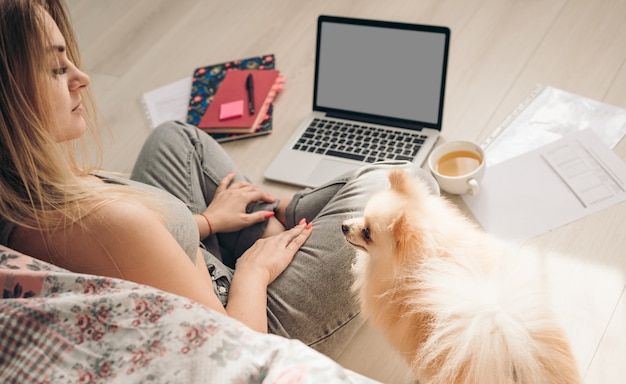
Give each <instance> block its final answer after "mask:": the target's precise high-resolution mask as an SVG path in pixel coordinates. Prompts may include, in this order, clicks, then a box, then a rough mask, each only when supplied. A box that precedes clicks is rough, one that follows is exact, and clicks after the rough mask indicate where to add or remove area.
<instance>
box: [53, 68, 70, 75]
mask: <svg viewBox="0 0 626 384" xmlns="http://www.w3.org/2000/svg"><path fill="white" fill-rule="evenodd" d="M66 72H67V67H60V68H55V69H53V70H52V73H53V74H55V75H65V73H66Z"/></svg>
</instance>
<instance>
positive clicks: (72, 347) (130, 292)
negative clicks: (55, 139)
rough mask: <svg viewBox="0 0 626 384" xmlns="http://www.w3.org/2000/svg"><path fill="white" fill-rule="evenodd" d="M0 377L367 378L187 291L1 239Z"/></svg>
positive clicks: (175, 379)
mask: <svg viewBox="0 0 626 384" xmlns="http://www.w3.org/2000/svg"><path fill="white" fill-rule="evenodd" d="M0 288H2V290H3V294H2V296H3V299H2V300H0V333H1V334H0V382H2V383H116V382H123V383H129V382H142V383H146V382H147V383H371V382H373V381H371V380H369V379H367V378H365V377H362V376H359V375H357V374H355V373H353V372H351V371H348V370H345V369H343V368H342V367H340V366H339V365H337V364H336V363H335V362H333V361H332V360H330V359H329V358H327V357H325V356H323V355H321V354H319V353H317V352H315V351H313V350H312V349H310V348H308V347H306V346H305V345H304V344H302V343H301V342H299V341H295V340H287V339H284V338H281V337H278V336H274V335H264V334H260V333H257V332H254V331H252V330H250V329H249V328H247V327H246V326H244V325H243V324H241V323H239V322H237V321H235V320H233V319H231V318H228V317H226V316H223V315H221V314H219V313H217V312H215V311H212V310H210V309H208V308H206V307H203V306H202V305H200V304H197V303H195V302H192V301H190V300H187V299H185V298H182V297H179V296H176V295H173V294H169V293H166V292H162V291H159V290H156V289H154V288H151V287H147V286H143V285H138V284H134V283H131V282H128V281H124V280H118V279H111V278H106V277H101V276H92V275H82V274H76V273H72V272H68V271H66V270H63V269H60V268H57V267H55V266H52V265H50V264H46V263H43V262H40V261H38V260H36V259H33V258H31V257H29V256H25V255H22V254H19V253H17V252H15V251H12V250H10V249H8V248H4V247H1V246H0Z"/></svg>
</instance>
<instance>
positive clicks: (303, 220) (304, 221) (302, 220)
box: [298, 218, 306, 225]
mask: <svg viewBox="0 0 626 384" xmlns="http://www.w3.org/2000/svg"><path fill="white" fill-rule="evenodd" d="M304 223H306V219H304V218H303V219H301V220H300V222H299V223H298V225H302V224H304Z"/></svg>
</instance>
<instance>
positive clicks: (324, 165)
mask: <svg viewBox="0 0 626 384" xmlns="http://www.w3.org/2000/svg"><path fill="white" fill-rule="evenodd" d="M358 167H359V165H358V164H354V163H349V162H347V161H341V160H330V159H322V161H320V162H319V164H318V165H317V167H316V168H315V170H314V171H313V172H312V173H311V176H309V178H308V180H307V183H308V184H310V185H312V186H319V185H322V184H324V183H326V182H328V181H330V180H332V179H334V178H335V177H338V176H341V175H343V174H344V173H346V172H348V171H352V170H355V169H357V168H358Z"/></svg>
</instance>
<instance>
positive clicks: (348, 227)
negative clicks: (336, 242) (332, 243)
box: [341, 224, 350, 235]
mask: <svg viewBox="0 0 626 384" xmlns="http://www.w3.org/2000/svg"><path fill="white" fill-rule="evenodd" d="M341 232H343V234H344V235H345V234H346V233H348V232H350V226H348V225H346V224H341Z"/></svg>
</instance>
